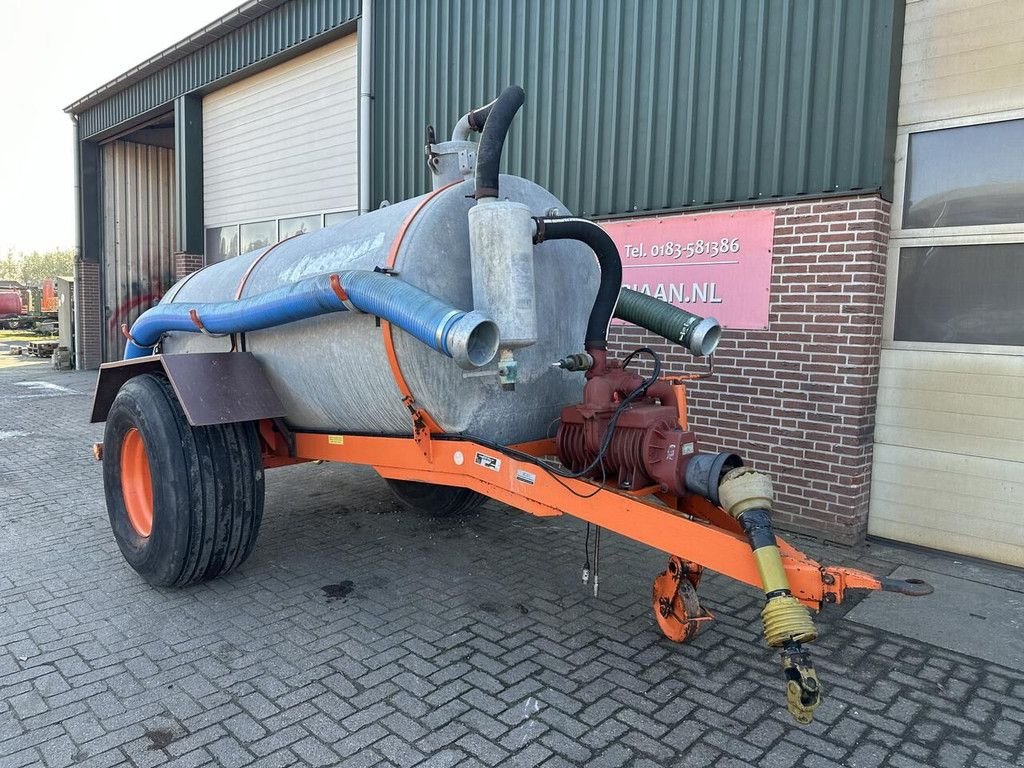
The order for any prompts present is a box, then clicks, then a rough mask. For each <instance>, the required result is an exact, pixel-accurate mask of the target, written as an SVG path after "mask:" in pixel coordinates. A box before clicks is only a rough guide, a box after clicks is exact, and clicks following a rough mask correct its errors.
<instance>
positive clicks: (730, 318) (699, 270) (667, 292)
mask: <svg viewBox="0 0 1024 768" xmlns="http://www.w3.org/2000/svg"><path fill="white" fill-rule="evenodd" d="M601 226H602V227H604V229H605V230H606V231H607V232H608V234H609V235H611V238H612V240H614V241H615V244H616V245H618V246H619V255H620V256H621V257H622V284H623V285H625V286H628V287H629V288H632V289H633V290H635V291H640V292H641V293H647V294H650V295H651V296H655V297H657V298H659V299H664V300H665V301H667V302H669V303H671V304H674V305H676V306H677V307H681V308H683V309H686V310H689V311H691V312H694V313H695V314H698V315H703V316H708V315H711V316H713V317H715V318H717V319H718V320H719V322H721V323H722V325H723V326H725V327H726V328H738V329H764V328H767V327H768V301H769V294H770V290H771V280H772V242H773V233H774V229H775V211H774V210H755V211H735V212H732V213H700V214H690V215H683V216H668V217H664V218H648V219H633V220H631V221H605V222H602V223H601ZM616 322H622V321H618V320H617V321H616Z"/></svg>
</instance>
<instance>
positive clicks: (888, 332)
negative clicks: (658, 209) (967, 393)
mask: <svg viewBox="0 0 1024 768" xmlns="http://www.w3.org/2000/svg"><path fill="white" fill-rule="evenodd" d="M1019 119H1024V109H1014V110H1004V111H1001V112H991V113H986V114H984V115H972V116H970V117H958V118H950V119H946V120H933V121H930V122H926V123H915V124H914V125H907V126H901V127H899V128H898V129H897V131H896V162H895V165H894V169H893V195H892V208H891V209H890V235H889V247H888V255H887V258H886V264H885V286H886V288H885V304H884V308H883V311H882V349H893V350H913V351H920V352H953V353H958V352H959V353H964V352H966V353H972V354H984V355H1015V356H1018V357H1019V356H1020V355H1022V354H1024V346H1010V345H1004V344H963V343H950V342H939V341H896V340H895V339H894V338H893V337H894V335H895V326H896V300H897V298H898V297H897V295H896V294H897V276H898V274H899V260H900V249H902V248H921V247H930V246H943V245H1001V244H1024V222H1020V223H1014V224H985V225H981V226H977V225H972V226H957V227H930V228H910V229H903V204H904V196H905V193H906V182H907V156H908V151H909V147H910V136H911V134H914V133H925V132H928V131H936V130H942V129H944V128H962V127H966V126H971V125H986V124H988V123H999V122H1003V121H1006V120H1019Z"/></svg>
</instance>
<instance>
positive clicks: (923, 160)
mask: <svg viewBox="0 0 1024 768" xmlns="http://www.w3.org/2000/svg"><path fill="white" fill-rule="evenodd" d="M1022 222H1024V119H1020V120H1004V121H1002V122H997V123H985V124H982V125H965V126H961V127H957V128H945V129H942V130H937V131H923V132H920V133H913V134H911V135H910V137H909V142H908V149H907V175H906V185H905V189H904V199H903V225H902V228H903V229H923V228H940V227H962V226H981V225H989V224H1016V223H1022Z"/></svg>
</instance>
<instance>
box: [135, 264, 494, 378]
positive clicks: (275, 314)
mask: <svg viewBox="0 0 1024 768" xmlns="http://www.w3.org/2000/svg"><path fill="white" fill-rule="evenodd" d="M350 309H351V310H355V311H357V312H365V313H367V314H371V315H376V316H377V317H380V318H382V319H384V320H387V321H388V322H389V323H392V324H393V325H395V326H397V327H399V328H401V329H402V330H403V331H405V332H406V333H409V334H411V335H412V336H414V337H416V338H417V339H419V340H420V341H422V342H423V343H424V344H426V345H427V346H429V347H432V348H433V349H435V350H437V351H438V352H440V353H441V354H443V355H445V356H447V357H451V358H454V359H455V361H456V362H457V363H458V364H459V366H460V367H462V368H466V369H471V368H479V367H481V366H484V365H487V364H488V363H489V362H490V361H491V360H492V359H494V355H495V354H496V352H497V350H498V327H497V325H495V323H494V322H493V321H491V320H490V319H488V318H486V317H484V316H483V315H482V314H480V313H479V312H463V311H462V310H458V309H455V308H453V307H451V306H449V305H448V304H446V303H445V302H443V301H441V300H440V299H437V298H435V297H433V296H431V295H430V294H429V293H426V292H424V291H421V290H420V289H419V288H416V287H414V286H412V285H409V284H408V283H405V282H402V281H401V280H399V279H397V278H394V277H390V276H388V275H386V274H384V273H382V272H371V271H368V270H351V271H347V272H339V273H337V274H326V275H317V276H315V277H308V278H305V279H303V280H299V281H297V282H295V283H290V284H288V285H284V286H282V287H280V288H277V289H275V290H272V291H268V292H266V293H262V294H260V295H258V296H251V297H248V298H245V299H239V300H238V301H224V302H216V303H202V304H188V303H186V302H181V303H177V302H166V303H161V304H157V305H156V306H155V307H152V308H151V309H149V310H147V311H146V312H143V313H142V315H140V316H139V319H138V320H136V321H135V323H134V325H132V329H131V332H130V333H128V334H127V335H128V343H127V344H125V349H124V357H125V359H126V360H127V359H131V358H136V357H144V356H146V355H149V354H151V353H152V350H153V347H154V346H155V345H156V344H157V342H158V341H159V340H160V337H161V336H162V335H163V334H165V333H167V332H169V331H179V332H193V333H197V332H203V333H208V334H212V335H224V334H231V333H246V332H249V331H258V330H262V329H264V328H273V327H276V326H279V325H285V324H286V323H292V322H295V321H297V320H305V319H307V318H311V317H317V316H319V315H324V314H328V313H330V312H344V311H346V310H350Z"/></svg>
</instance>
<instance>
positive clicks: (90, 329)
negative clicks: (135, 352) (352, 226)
mask: <svg viewBox="0 0 1024 768" xmlns="http://www.w3.org/2000/svg"><path fill="white" fill-rule="evenodd" d="M75 315H76V316H75V336H76V338H75V366H76V367H77V368H78V370H80V371H81V370H88V369H91V368H99V366H100V363H102V362H103V298H102V296H101V291H100V265H99V263H98V262H95V261H81V260H79V261H76V262H75Z"/></svg>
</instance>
